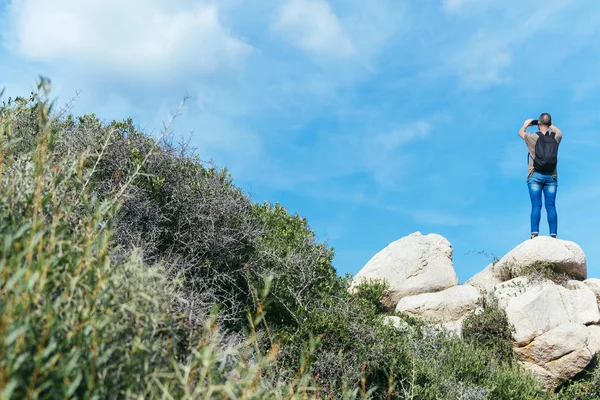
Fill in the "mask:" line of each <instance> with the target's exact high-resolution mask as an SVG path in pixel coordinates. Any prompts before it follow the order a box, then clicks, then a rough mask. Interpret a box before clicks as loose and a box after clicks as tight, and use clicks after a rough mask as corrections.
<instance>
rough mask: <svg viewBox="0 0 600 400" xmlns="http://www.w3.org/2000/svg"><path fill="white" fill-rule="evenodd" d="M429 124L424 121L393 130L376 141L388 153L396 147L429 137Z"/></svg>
mask: <svg viewBox="0 0 600 400" xmlns="http://www.w3.org/2000/svg"><path fill="white" fill-rule="evenodd" d="M430 131H431V124H429V123H428V122H426V121H417V122H414V123H412V124H409V125H405V126H402V127H400V128H397V129H394V130H393V131H392V132H391V133H388V134H385V135H379V136H378V137H377V141H378V142H379V143H381V144H383V145H384V146H385V147H386V150H388V151H390V150H393V149H395V148H396V147H398V146H400V145H403V144H406V143H409V142H412V141H414V140H418V139H424V138H426V137H428V136H429V132H430Z"/></svg>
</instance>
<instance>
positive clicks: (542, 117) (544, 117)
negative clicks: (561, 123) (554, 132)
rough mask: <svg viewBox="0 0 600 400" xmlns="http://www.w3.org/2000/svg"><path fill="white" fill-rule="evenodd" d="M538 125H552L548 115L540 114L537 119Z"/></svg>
mask: <svg viewBox="0 0 600 400" xmlns="http://www.w3.org/2000/svg"><path fill="white" fill-rule="evenodd" d="M538 124H539V125H548V126H550V125H552V117H551V116H550V114H548V113H542V114H540V117H539V118H538Z"/></svg>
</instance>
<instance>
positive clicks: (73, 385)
mask: <svg viewBox="0 0 600 400" xmlns="http://www.w3.org/2000/svg"><path fill="white" fill-rule="evenodd" d="M82 378H83V374H82V373H81V372H79V373H77V376H75V379H74V380H73V382H71V383H70V384H69V387H68V388H67V396H68V397H71V396H73V393H75V391H76V390H77V388H78V387H79V384H80V383H81V380H82Z"/></svg>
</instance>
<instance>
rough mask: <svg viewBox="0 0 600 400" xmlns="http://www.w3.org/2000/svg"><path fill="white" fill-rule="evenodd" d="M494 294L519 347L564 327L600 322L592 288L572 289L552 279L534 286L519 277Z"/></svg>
mask: <svg viewBox="0 0 600 400" xmlns="http://www.w3.org/2000/svg"><path fill="white" fill-rule="evenodd" d="M494 295H495V297H496V298H497V299H498V306H499V307H500V308H502V309H504V310H505V311H506V314H507V317H508V320H509V322H510V323H511V324H513V326H514V328H515V333H514V335H513V338H514V341H515V344H516V345H517V346H526V345H527V344H529V343H530V342H531V341H532V340H534V339H535V338H536V337H537V336H539V335H541V334H543V333H545V332H548V331H550V330H552V329H554V328H556V327H557V326H559V325H562V324H566V323H569V322H574V323H578V324H581V325H590V324H595V323H598V322H599V321H600V311H599V310H598V304H597V303H596V296H594V293H593V292H592V291H591V290H590V289H577V290H569V289H567V288H565V287H562V286H560V285H557V284H555V283H554V282H552V281H550V280H544V281H541V282H539V283H531V282H529V280H528V278H526V277H519V278H515V279H512V280H510V281H507V282H504V283H501V284H499V285H497V286H496V290H495V293H494Z"/></svg>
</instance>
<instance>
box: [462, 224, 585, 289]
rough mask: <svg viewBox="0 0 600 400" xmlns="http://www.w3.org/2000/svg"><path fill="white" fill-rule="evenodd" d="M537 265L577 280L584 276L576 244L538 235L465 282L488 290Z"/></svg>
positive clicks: (526, 272) (582, 257) (579, 251)
mask: <svg viewBox="0 0 600 400" xmlns="http://www.w3.org/2000/svg"><path fill="white" fill-rule="evenodd" d="M536 268H552V269H553V270H554V272H557V273H561V274H566V275H567V276H568V277H570V278H572V279H575V280H580V281H583V280H584V279H586V278H587V263H586V259H585V254H584V253H583V250H582V249H581V247H580V246H579V245H578V244H577V243H574V242H571V241H568V240H562V239H555V238H552V237H547V236H539V237H536V238H534V239H528V240H526V241H524V242H523V243H521V244H520V245H518V246H517V247H515V248H514V249H512V250H511V251H510V252H508V253H507V254H506V255H505V256H504V257H502V258H501V259H500V260H498V261H495V262H493V263H490V264H489V265H488V266H487V267H486V268H485V269H484V270H482V271H481V272H479V273H478V274H476V275H475V276H473V277H472V278H471V279H469V280H468V281H467V282H466V283H468V284H470V285H473V286H475V287H477V288H478V289H480V290H482V291H484V292H490V291H491V290H493V288H494V286H495V285H497V284H498V283H500V282H505V281H507V280H510V279H513V278H515V277H519V276H523V275H527V274H529V273H531V272H532V271H533V270H535V269H536Z"/></svg>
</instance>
